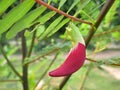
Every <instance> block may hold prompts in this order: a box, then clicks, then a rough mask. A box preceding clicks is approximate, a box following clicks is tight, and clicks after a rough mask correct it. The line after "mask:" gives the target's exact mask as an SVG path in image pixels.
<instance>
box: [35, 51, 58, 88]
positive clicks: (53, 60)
mask: <svg viewBox="0 0 120 90" xmlns="http://www.w3.org/2000/svg"><path fill="white" fill-rule="evenodd" d="M57 56H58V53H56V55H55V56H54V58H53V59H52V61H51V63H50V64H49V66H48V68H47V69H46V70H45V71H44V73H43V74H42V75H41V77H40V79H39V81H38V83H37V84H36V85H35V88H36V87H37V86H38V84H39V82H40V81H41V80H42V78H44V76H45V74H46V73H47V72H48V70H49V69H50V68H51V66H52V65H53V63H54V62H55V60H56V58H57Z"/></svg>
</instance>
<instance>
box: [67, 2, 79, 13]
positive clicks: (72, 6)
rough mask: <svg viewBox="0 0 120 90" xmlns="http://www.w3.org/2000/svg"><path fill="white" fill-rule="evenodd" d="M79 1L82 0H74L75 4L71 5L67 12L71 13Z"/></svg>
mask: <svg viewBox="0 0 120 90" xmlns="http://www.w3.org/2000/svg"><path fill="white" fill-rule="evenodd" d="M78 2H80V0H74V2H73V4H72V5H71V7H70V8H69V10H68V11H67V13H69V12H70V11H71V10H72V9H73V8H74V7H75V5H76V4H78Z"/></svg>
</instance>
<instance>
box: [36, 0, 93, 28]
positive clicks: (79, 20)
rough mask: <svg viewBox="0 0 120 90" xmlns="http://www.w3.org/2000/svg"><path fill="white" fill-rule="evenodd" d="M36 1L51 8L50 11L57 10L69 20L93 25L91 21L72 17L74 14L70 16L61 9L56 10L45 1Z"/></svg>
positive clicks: (56, 10)
mask: <svg viewBox="0 0 120 90" xmlns="http://www.w3.org/2000/svg"><path fill="white" fill-rule="evenodd" d="M36 2H38V3H39V4H41V5H43V6H45V7H47V8H49V9H50V10H52V11H55V12H57V13H59V14H61V15H63V16H65V17H68V18H70V19H71V20H75V21H78V22H81V23H86V24H88V25H90V26H93V24H92V23H91V22H87V21H84V20H82V19H79V18H76V17H74V16H71V15H69V14H67V13H65V12H63V11H61V10H58V9H57V8H55V7H53V6H51V5H48V4H47V3H45V2H44V1H42V0H36Z"/></svg>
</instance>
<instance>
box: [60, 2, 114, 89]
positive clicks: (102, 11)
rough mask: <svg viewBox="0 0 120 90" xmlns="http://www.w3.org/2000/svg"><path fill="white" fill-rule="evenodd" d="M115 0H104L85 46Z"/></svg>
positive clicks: (64, 80)
mask: <svg viewBox="0 0 120 90" xmlns="http://www.w3.org/2000/svg"><path fill="white" fill-rule="evenodd" d="M114 1H115V0H107V1H106V4H105V5H104V6H103V8H102V10H101V12H100V14H99V17H98V19H97V21H96V23H95V25H94V27H95V28H93V27H91V30H90V31H89V33H88V36H87V38H86V48H87V47H88V45H89V43H90V41H91V39H92V37H93V35H94V34H95V32H96V31H97V28H98V27H99V25H100V24H101V22H102V20H103V19H104V17H105V16H106V14H107V12H108V11H109V9H110V8H111V7H112V5H113V3H114ZM70 77H71V75H69V76H67V77H65V78H64V79H63V81H62V82H61V84H60V89H59V90H61V89H62V88H63V87H64V86H65V84H66V83H67V81H68V80H69V78H70Z"/></svg>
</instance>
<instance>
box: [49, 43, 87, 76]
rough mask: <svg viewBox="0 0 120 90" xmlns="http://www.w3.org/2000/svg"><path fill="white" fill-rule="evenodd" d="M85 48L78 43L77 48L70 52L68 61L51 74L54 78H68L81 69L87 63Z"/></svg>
mask: <svg viewBox="0 0 120 90" xmlns="http://www.w3.org/2000/svg"><path fill="white" fill-rule="evenodd" d="M85 57H86V51H85V46H84V45H83V44H81V43H78V44H77V46H76V47H75V48H73V49H71V50H70V52H69V54H68V57H67V58H66V61H65V62H64V63H63V64H62V65H61V66H60V67H58V68H57V69H55V70H53V71H51V72H49V75H50V76H52V77H61V76H68V75H71V74H72V73H74V72H76V71H77V70H79V69H80V68H81V66H82V65H83V63H84V61H85Z"/></svg>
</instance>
